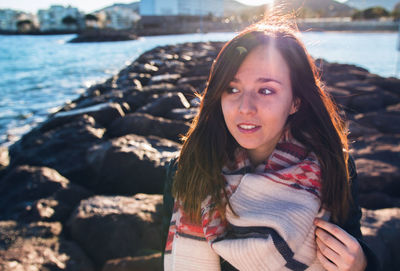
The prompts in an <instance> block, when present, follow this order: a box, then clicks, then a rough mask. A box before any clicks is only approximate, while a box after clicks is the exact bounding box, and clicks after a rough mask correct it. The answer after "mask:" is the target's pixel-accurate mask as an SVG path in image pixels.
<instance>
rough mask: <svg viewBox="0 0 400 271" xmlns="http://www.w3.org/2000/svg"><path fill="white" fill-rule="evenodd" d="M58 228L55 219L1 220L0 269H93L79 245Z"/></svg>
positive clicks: (58, 225) (80, 270)
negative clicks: (69, 239) (32, 220)
mask: <svg viewBox="0 0 400 271" xmlns="http://www.w3.org/2000/svg"><path fill="white" fill-rule="evenodd" d="M61 231H62V226H61V224H60V223H58V222H52V223H49V222H34V223H29V224H18V223H17V222H15V221H0V270H16V271H19V270H21V271H23V270H71V271H92V270H94V268H93V264H92V262H91V261H90V259H89V258H88V257H87V256H86V254H85V253H84V252H83V251H82V249H81V248H80V247H78V246H77V245H76V244H75V243H73V242H71V241H67V240H66V239H65V238H63V237H62V236H60V234H61Z"/></svg>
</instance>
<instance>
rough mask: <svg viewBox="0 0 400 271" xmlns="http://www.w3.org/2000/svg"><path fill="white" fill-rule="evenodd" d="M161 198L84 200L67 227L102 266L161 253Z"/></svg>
mask: <svg viewBox="0 0 400 271" xmlns="http://www.w3.org/2000/svg"><path fill="white" fill-rule="evenodd" d="M161 220H162V195H145V194H137V195H135V196H133V197H123V196H95V197H92V198H89V199H87V200H83V201H82V202H81V204H80V205H79V207H78V208H77V209H76V210H75V212H74V213H73V214H72V215H71V218H70V219H69V221H68V223H67V227H68V229H69V232H70V234H71V237H72V238H73V239H74V240H75V241H76V242H77V243H79V244H80V246H81V247H82V248H83V249H84V250H85V251H87V253H88V255H89V256H90V258H91V259H93V261H94V262H95V264H96V266H97V267H101V266H102V265H103V264H104V263H105V262H106V261H107V260H110V259H115V258H123V257H128V256H131V257H132V256H136V255H140V254H141V253H143V252H144V251H148V250H158V251H160V250H161Z"/></svg>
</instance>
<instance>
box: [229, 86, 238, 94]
mask: <svg viewBox="0 0 400 271" xmlns="http://www.w3.org/2000/svg"><path fill="white" fill-rule="evenodd" d="M227 92H228V93H238V92H239V90H238V89H237V88H232V87H230V88H228V90H227Z"/></svg>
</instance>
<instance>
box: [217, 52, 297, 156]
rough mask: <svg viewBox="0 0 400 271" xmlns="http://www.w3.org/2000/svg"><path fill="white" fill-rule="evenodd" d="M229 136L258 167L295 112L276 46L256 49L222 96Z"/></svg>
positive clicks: (288, 82)
mask: <svg viewBox="0 0 400 271" xmlns="http://www.w3.org/2000/svg"><path fill="white" fill-rule="evenodd" d="M221 106H222V112H223V115H224V119H225V123H226V125H227V127H228V130H229V132H230V133H231V134H232V136H233V137H234V138H235V140H236V141H237V142H238V143H239V145H240V146H242V147H243V148H245V149H247V150H248V153H249V156H250V159H251V160H252V162H253V163H254V162H256V163H261V162H262V161H263V160H265V159H266V158H267V157H268V156H269V155H270V154H271V152H272V151H273V149H274V148H275V146H276V144H277V143H278V141H279V139H280V137H281V135H282V132H283V129H284V126H285V123H286V120H287V118H288V116H289V115H290V114H293V113H294V112H296V106H295V102H294V101H293V94H292V88H291V83H290V76H289V67H288V66H287V64H286V62H285V60H284V59H283V57H282V56H281V54H280V53H279V51H278V50H277V49H276V48H275V46H273V45H270V46H259V47H257V48H255V49H254V50H253V51H251V52H250V53H249V55H248V56H247V57H246V58H245V60H244V61H243V63H242V65H241V66H240V67H239V70H238V71H237V73H236V75H235V77H234V79H233V80H232V82H231V83H230V88H229V89H227V90H226V91H224V92H223V94H222V96H221Z"/></svg>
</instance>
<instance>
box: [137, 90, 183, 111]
mask: <svg viewBox="0 0 400 271" xmlns="http://www.w3.org/2000/svg"><path fill="white" fill-rule="evenodd" d="M189 107H190V104H189V102H188V100H186V97H185V96H184V95H183V94H182V93H180V92H175V93H167V94H164V95H161V96H160V97H158V99H157V100H155V101H153V102H151V103H149V104H147V105H145V106H143V107H142V108H140V109H139V110H137V111H136V112H139V113H147V114H150V115H153V116H158V117H162V116H164V115H166V114H167V113H168V112H170V111H171V110H172V109H174V108H189Z"/></svg>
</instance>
